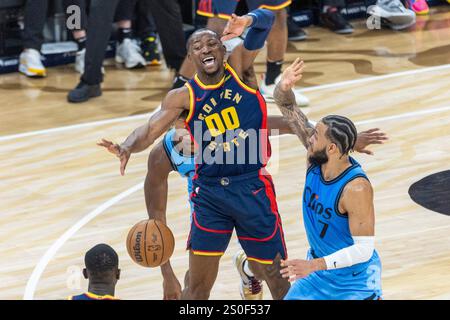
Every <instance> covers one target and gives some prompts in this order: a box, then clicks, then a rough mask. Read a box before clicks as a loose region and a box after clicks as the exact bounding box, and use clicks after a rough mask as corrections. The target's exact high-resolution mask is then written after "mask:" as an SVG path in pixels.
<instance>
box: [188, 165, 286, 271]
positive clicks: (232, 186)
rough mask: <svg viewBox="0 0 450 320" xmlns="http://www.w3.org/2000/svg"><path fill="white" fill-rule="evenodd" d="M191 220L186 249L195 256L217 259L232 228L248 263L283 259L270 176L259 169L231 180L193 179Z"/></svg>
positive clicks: (278, 220) (279, 222) (280, 225)
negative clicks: (215, 257)
mask: <svg viewBox="0 0 450 320" xmlns="http://www.w3.org/2000/svg"><path fill="white" fill-rule="evenodd" d="M193 187H194V191H193V192H192V194H191V201H192V203H193V205H194V212H193V221H192V223H191V232H190V235H189V239H188V243H187V247H188V249H191V250H192V252H193V253H194V254H196V255H205V256H221V255H222V254H223V253H224V252H225V250H226V249H227V247H228V243H229V242H230V238H231V234H232V233H233V229H236V234H237V236H238V239H239V242H240V244H241V246H242V248H243V249H244V251H245V253H246V254H247V257H248V260H253V261H257V262H259V263H263V264H272V262H273V260H274V259H275V257H276V256H277V254H278V253H280V255H281V257H282V258H283V259H286V258H287V253H286V246H285V241H284V234H283V228H282V224H281V218H280V215H279V213H278V208H277V203H276V199H275V191H274V187H273V183H272V178H271V177H270V175H262V174H261V170H260V171H256V172H252V173H248V174H243V175H239V176H233V177H225V178H213V177H195V178H194V180H193Z"/></svg>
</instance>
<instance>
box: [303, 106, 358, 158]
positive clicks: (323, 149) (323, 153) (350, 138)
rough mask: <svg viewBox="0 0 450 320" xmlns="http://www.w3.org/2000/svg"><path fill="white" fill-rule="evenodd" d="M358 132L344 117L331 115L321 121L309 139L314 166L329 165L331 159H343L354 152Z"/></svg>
mask: <svg viewBox="0 0 450 320" xmlns="http://www.w3.org/2000/svg"><path fill="white" fill-rule="evenodd" d="M357 135H358V132H357V131H356V127H355V125H354V124H353V122H352V121H351V120H350V119H348V118H346V117H342V116H336V115H330V116H326V117H325V118H323V119H322V120H320V121H319V122H318V123H317V125H316V128H315V130H314V134H313V135H312V136H311V138H310V139H309V142H310V145H311V146H310V148H311V150H310V152H311V156H310V157H309V160H310V162H311V163H314V164H318V165H321V164H324V163H327V162H328V160H329V159H330V158H341V157H342V156H344V155H348V154H349V153H350V151H352V150H353V148H354V146H355V143H356V138H357Z"/></svg>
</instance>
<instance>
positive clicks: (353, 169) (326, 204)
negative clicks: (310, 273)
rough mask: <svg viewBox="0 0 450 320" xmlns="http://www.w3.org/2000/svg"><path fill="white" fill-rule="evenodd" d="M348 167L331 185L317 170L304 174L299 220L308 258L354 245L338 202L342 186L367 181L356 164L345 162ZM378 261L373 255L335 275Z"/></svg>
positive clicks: (318, 167) (319, 170) (355, 162)
mask: <svg viewBox="0 0 450 320" xmlns="http://www.w3.org/2000/svg"><path fill="white" fill-rule="evenodd" d="M349 159H350V162H351V166H350V167H349V168H347V169H346V170H345V171H344V172H343V173H341V174H340V175H339V176H338V177H336V178H335V179H333V180H331V181H325V180H324V178H323V177H322V172H321V168H320V166H314V165H313V166H311V167H310V168H309V169H308V171H307V174H306V181H305V188H304V191H303V220H304V225H305V230H306V234H307V237H308V242H309V245H310V246H311V254H312V256H315V257H324V256H327V255H329V254H332V253H334V252H336V251H339V250H341V249H343V248H345V247H348V246H351V245H353V244H354V242H353V238H352V235H351V233H350V227H349V224H348V216H347V215H346V214H344V213H341V212H339V199H340V198H341V194H342V192H343V190H344V188H345V186H346V185H347V184H348V183H349V182H350V181H352V180H354V179H356V178H358V177H363V178H365V179H367V180H368V178H367V176H366V174H365V173H364V171H363V169H362V168H361V166H360V164H359V163H358V162H357V161H356V160H355V159H353V158H352V157H350V158H349ZM374 259H375V260H377V259H378V253H377V252H376V251H374V253H373V256H372V258H371V259H370V260H369V261H367V262H365V263H362V264H357V265H354V266H351V267H347V268H342V269H336V270H335V271H337V270H339V271H337V272H338V273H339V272H341V271H343V272H348V270H350V269H351V268H357V269H360V268H361V267H362V266H363V265H365V264H366V265H370V264H371V262H372V261H373V260H374Z"/></svg>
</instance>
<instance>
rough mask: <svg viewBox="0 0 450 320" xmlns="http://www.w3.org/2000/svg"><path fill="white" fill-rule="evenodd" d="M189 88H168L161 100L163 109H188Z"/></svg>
mask: <svg viewBox="0 0 450 320" xmlns="http://www.w3.org/2000/svg"><path fill="white" fill-rule="evenodd" d="M189 99H190V98H189V89H188V88H187V87H186V86H182V87H181V88H176V89H172V90H170V91H169V92H168V93H167V95H166V97H165V98H164V100H163V103H162V107H163V108H165V109H172V108H174V109H184V110H189V106H190V100H189Z"/></svg>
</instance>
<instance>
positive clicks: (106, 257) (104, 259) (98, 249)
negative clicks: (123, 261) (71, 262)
mask: <svg viewBox="0 0 450 320" xmlns="http://www.w3.org/2000/svg"><path fill="white" fill-rule="evenodd" d="M84 263H85V264H86V268H87V269H88V270H89V272H91V273H93V274H95V275H98V276H101V275H102V274H104V273H106V272H109V271H113V270H116V269H117V268H118V266H119V256H118V255H117V253H116V251H114V249H113V248H111V247H110V246H108V245H107V244H103V243H102V244H98V245H96V246H95V247H93V248H92V249H90V250H89V251H88V252H86V255H85V257H84Z"/></svg>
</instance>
